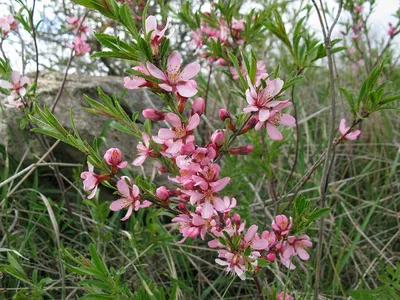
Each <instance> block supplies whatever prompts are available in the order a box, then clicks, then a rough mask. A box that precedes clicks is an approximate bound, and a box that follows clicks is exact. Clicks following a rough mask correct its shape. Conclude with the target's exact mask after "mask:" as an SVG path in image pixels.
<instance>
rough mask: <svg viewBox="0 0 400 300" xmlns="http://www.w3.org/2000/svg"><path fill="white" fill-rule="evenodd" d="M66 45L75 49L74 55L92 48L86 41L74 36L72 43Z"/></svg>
mask: <svg viewBox="0 0 400 300" xmlns="http://www.w3.org/2000/svg"><path fill="white" fill-rule="evenodd" d="M67 46H68V47H69V48H73V49H74V50H75V55H77V56H82V55H85V54H86V53H89V52H90V51H91V50H92V49H91V48H90V45H89V44H88V43H86V41H85V40H84V39H82V38H80V37H77V36H76V37H75V38H74V41H73V43H72V44H70V43H68V44H67Z"/></svg>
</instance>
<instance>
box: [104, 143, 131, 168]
mask: <svg viewBox="0 0 400 300" xmlns="http://www.w3.org/2000/svg"><path fill="white" fill-rule="evenodd" d="M103 158H104V161H105V162H106V163H107V165H109V166H111V171H112V172H113V173H114V174H115V173H117V170H118V169H123V168H125V167H126V166H127V165H128V162H127V161H122V153H121V150H119V149H118V148H110V149H108V150H107V151H106V154H104V157H103Z"/></svg>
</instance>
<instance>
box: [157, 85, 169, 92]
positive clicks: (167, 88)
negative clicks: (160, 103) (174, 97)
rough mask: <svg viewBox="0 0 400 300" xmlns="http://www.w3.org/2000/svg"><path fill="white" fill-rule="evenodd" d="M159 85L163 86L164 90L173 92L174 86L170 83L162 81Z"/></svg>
mask: <svg viewBox="0 0 400 300" xmlns="http://www.w3.org/2000/svg"><path fill="white" fill-rule="evenodd" d="M158 86H159V87H160V88H162V89H163V90H164V91H167V92H172V86H171V85H169V84H168V83H160V84H159V85H158Z"/></svg>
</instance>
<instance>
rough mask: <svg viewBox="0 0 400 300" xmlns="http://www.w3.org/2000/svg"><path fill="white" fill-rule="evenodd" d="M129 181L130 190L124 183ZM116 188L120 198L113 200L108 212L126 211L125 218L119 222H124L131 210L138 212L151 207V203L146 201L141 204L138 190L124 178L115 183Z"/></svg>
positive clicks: (130, 180)
mask: <svg viewBox="0 0 400 300" xmlns="http://www.w3.org/2000/svg"><path fill="white" fill-rule="evenodd" d="M127 180H128V181H129V183H130V185H131V186H132V188H130V187H129V185H128V183H127V182H126V181H127ZM117 188H118V192H119V194H120V195H121V196H122V198H120V199H118V200H115V201H114V202H112V203H111V205H110V210H112V211H120V210H122V209H124V208H127V209H128V212H127V213H126V215H125V217H123V218H122V219H121V221H126V220H128V219H129V217H130V216H131V215H132V212H133V210H135V211H138V210H139V208H145V207H149V206H151V205H152V204H153V203H151V202H150V201H148V200H144V201H143V202H142V198H141V196H140V191H139V188H138V187H137V186H136V185H134V184H133V180H132V179H129V178H128V177H126V176H123V177H121V179H120V180H118V182H117Z"/></svg>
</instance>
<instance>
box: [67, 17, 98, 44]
mask: <svg viewBox="0 0 400 300" xmlns="http://www.w3.org/2000/svg"><path fill="white" fill-rule="evenodd" d="M66 20H67V23H68V25H69V27H70V28H71V29H72V32H73V33H74V34H75V35H77V34H78V33H80V34H81V39H83V40H85V41H86V34H87V33H90V32H92V29H91V28H90V27H89V25H88V20H87V19H85V20H83V22H82V17H81V18H78V17H76V16H72V17H70V16H67V17H66ZM81 23H82V24H81ZM79 25H81V26H80V27H79Z"/></svg>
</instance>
